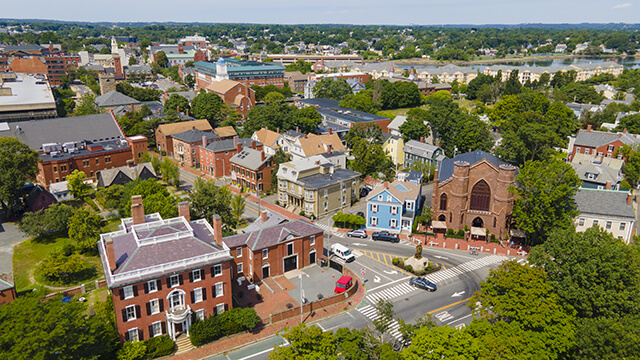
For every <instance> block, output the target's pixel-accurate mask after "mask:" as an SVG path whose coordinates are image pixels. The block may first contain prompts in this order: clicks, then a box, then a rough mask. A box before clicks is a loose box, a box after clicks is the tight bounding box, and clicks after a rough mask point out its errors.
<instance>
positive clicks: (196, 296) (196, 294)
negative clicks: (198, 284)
mask: <svg viewBox="0 0 640 360" xmlns="http://www.w3.org/2000/svg"><path fill="white" fill-rule="evenodd" d="M201 301H202V288H197V289H195V290H193V302H194V303H199V302H201Z"/></svg>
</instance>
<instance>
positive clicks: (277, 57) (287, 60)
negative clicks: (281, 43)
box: [249, 54, 363, 65]
mask: <svg viewBox="0 0 640 360" xmlns="http://www.w3.org/2000/svg"><path fill="white" fill-rule="evenodd" d="M266 58H270V59H273V62H277V63H280V64H282V65H291V64H293V63H295V62H297V61H298V60H303V61H305V62H309V63H312V64H313V63H316V62H318V61H352V62H354V63H357V64H362V63H363V58H362V56H360V55H297V54H252V55H250V56H249V60H254V61H263V60H264V59H266Z"/></svg>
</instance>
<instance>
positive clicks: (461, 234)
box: [456, 230, 464, 236]
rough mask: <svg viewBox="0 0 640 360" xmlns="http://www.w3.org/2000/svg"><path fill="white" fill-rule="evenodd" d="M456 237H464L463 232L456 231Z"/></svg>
mask: <svg viewBox="0 0 640 360" xmlns="http://www.w3.org/2000/svg"><path fill="white" fill-rule="evenodd" d="M456 235H458V236H464V230H458V232H457V233H456Z"/></svg>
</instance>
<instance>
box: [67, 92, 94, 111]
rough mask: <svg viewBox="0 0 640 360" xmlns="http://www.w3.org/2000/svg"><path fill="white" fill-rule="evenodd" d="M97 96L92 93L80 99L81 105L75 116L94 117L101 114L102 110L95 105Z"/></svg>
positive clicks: (77, 108) (77, 107)
mask: <svg viewBox="0 0 640 360" xmlns="http://www.w3.org/2000/svg"><path fill="white" fill-rule="evenodd" d="M95 100H96V96H95V95H93V94H91V93H86V94H84V95H82V97H81V98H80V103H79V104H78V106H76V109H75V111H74V112H73V116H83V115H93V114H99V113H100V109H99V108H98V106H97V105H96V104H95Z"/></svg>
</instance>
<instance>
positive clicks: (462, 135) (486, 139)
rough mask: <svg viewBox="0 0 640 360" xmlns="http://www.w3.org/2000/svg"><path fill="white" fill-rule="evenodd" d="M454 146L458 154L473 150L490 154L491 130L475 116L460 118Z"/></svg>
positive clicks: (491, 143) (491, 144) (491, 146)
mask: <svg viewBox="0 0 640 360" xmlns="http://www.w3.org/2000/svg"><path fill="white" fill-rule="evenodd" d="M455 144H456V148H457V149H458V152H467V151H473V150H482V151H486V152H490V151H491V149H492V148H493V137H492V136H491V129H490V127H489V125H487V124H486V123H485V122H484V121H482V120H480V118H479V117H478V116H477V115H466V114H465V115H464V116H460V121H459V122H458V131H457V134H456V138H455Z"/></svg>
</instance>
